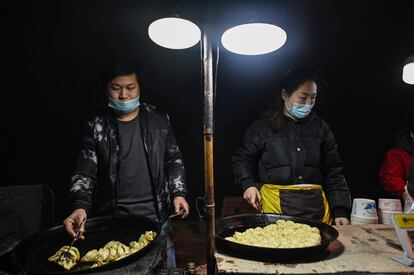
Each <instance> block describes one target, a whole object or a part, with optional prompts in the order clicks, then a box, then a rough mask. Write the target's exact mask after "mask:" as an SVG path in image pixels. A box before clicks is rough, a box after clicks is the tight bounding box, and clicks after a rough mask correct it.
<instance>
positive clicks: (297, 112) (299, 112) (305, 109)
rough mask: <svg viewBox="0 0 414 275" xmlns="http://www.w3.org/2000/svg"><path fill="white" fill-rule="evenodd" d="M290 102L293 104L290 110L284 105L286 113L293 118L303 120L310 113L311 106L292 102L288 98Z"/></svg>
mask: <svg viewBox="0 0 414 275" xmlns="http://www.w3.org/2000/svg"><path fill="white" fill-rule="evenodd" d="M289 99H290V101H291V102H292V103H293V106H292V108H289V107H288V106H287V104H286V103H285V107H286V111H287V112H288V113H289V114H290V115H291V116H293V117H294V118H299V119H301V118H305V117H307V116H308V115H309V114H310V112H311V111H312V107H313V105H311V104H300V103H296V102H294V101H293V100H292V98H291V97H289Z"/></svg>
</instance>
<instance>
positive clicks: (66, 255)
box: [60, 218, 86, 261]
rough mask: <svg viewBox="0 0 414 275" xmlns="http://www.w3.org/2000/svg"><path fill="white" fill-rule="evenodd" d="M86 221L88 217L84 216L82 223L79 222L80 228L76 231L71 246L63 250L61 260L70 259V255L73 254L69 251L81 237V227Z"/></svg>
mask: <svg viewBox="0 0 414 275" xmlns="http://www.w3.org/2000/svg"><path fill="white" fill-rule="evenodd" d="M85 221H86V218H84V219H83V220H82V221H81V223H80V224H79V226H78V230H77V231H76V235H75V237H74V238H73V240H72V242H71V243H70V246H69V248H68V249H67V250H66V251H65V252H63V253H62V255H61V256H60V260H65V259H66V260H67V261H69V260H70V257H71V254H70V253H69V250H70V249H71V248H72V246H73V245H74V244H75V242H76V241H77V240H78V238H79V234H80V229H81V228H82V225H83V223H84V222H85Z"/></svg>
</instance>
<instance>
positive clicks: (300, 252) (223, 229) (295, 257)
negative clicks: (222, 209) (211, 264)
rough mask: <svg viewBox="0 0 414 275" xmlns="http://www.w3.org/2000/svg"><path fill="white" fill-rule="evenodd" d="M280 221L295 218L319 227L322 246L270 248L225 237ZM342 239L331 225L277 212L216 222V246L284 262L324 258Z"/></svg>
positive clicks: (239, 216)
mask: <svg viewBox="0 0 414 275" xmlns="http://www.w3.org/2000/svg"><path fill="white" fill-rule="evenodd" d="M277 220H286V221H288V220H289V221H293V222H298V223H304V224H308V225H310V226H314V227H317V228H318V229H319V231H320V233H321V237H322V242H321V244H320V245H317V246H311V247H303V248H266V247H258V246H250V245H243V244H240V243H236V242H232V241H228V240H226V239H225V238H226V237H229V236H232V235H233V234H234V233H235V232H236V231H239V232H244V231H245V230H246V229H248V228H255V227H263V226H266V222H268V223H269V224H270V223H275V222H276V221H277ZM337 238H338V231H336V229H335V228H333V227H332V226H330V225H328V224H324V223H321V222H317V221H314V220H309V219H305V218H300V217H295V216H287V215H277V214H242V215H235V216H228V217H225V218H222V219H219V220H218V221H217V222H216V245H217V248H218V250H219V251H220V252H225V253H228V254H232V255H234V256H236V257H241V258H248V259H255V260H274V261H281V262H282V261H283V262H286V261H288V262H290V261H291V262H295V261H307V260H312V259H320V256H322V255H323V253H324V251H325V250H326V247H327V246H328V245H329V244H330V243H331V242H332V241H334V240H336V239H337Z"/></svg>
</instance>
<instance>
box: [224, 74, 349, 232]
mask: <svg viewBox="0 0 414 275" xmlns="http://www.w3.org/2000/svg"><path fill="white" fill-rule="evenodd" d="M317 90H318V80H317V76H316V74H315V73H313V72H308V71H290V72H289V73H288V74H287V75H286V76H285V78H284V80H283V82H282V89H281V93H280V95H281V98H282V100H281V104H280V105H279V106H275V107H274V108H272V109H270V110H269V111H268V112H267V113H266V114H265V116H263V117H262V118H261V119H259V120H257V121H256V122H254V123H253V124H252V125H251V126H250V127H249V129H248V130H247V132H246V134H245V137H244V139H243V142H242V144H241V146H240V147H239V148H238V149H237V150H236V151H235V152H234V154H233V158H232V162H233V173H234V176H235V179H236V183H237V185H238V186H239V187H240V188H241V189H242V190H243V192H244V194H243V198H244V199H246V200H247V202H248V203H249V204H250V205H252V206H253V207H255V208H256V209H258V210H261V211H263V212H271V213H280V214H285V215H293V216H301V217H305V218H309V219H313V220H319V221H322V222H324V223H328V224H331V223H334V224H336V225H345V224H349V220H348V215H349V212H350V208H351V201H350V192H349V189H348V187H347V183H346V180H345V178H344V175H343V174H342V164H341V160H340V157H339V154H338V150H337V144H336V141H335V138H334V135H333V134H332V131H331V129H330V128H329V126H328V124H327V123H326V122H325V121H323V120H322V119H321V118H319V117H318V116H317V115H316V114H315V112H314V111H313V110H312V108H313V106H314V105H315V101H316V98H317Z"/></svg>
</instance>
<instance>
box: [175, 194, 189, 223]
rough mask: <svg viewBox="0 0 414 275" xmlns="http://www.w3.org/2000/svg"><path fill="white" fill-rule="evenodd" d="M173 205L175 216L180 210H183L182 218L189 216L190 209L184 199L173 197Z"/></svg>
mask: <svg viewBox="0 0 414 275" xmlns="http://www.w3.org/2000/svg"><path fill="white" fill-rule="evenodd" d="M173 204H174V210H175V213H176V214H178V212H180V209H184V215H183V216H182V217H183V218H185V217H187V216H188V215H189V214H190V207H189V206H188V203H187V201H186V200H185V198H184V197H180V196H178V197H175V198H174V201H173Z"/></svg>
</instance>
